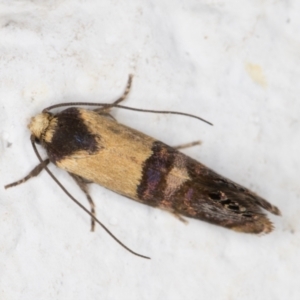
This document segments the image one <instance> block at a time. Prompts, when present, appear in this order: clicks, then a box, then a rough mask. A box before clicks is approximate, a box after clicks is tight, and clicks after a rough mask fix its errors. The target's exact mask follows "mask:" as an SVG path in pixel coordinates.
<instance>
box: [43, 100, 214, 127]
mask: <svg viewBox="0 0 300 300" xmlns="http://www.w3.org/2000/svg"><path fill="white" fill-rule="evenodd" d="M117 101H118V100H117ZM117 101H116V102H117ZM64 106H102V108H103V110H105V109H108V108H113V107H117V108H121V109H127V110H132V111H139V112H146V113H155V114H172V115H180V116H186V117H191V118H194V119H197V120H200V121H202V122H204V123H206V124H208V125H211V126H213V124H212V123H211V122H209V121H206V120H205V119H202V118H200V117H198V116H195V115H192V114H188V113H183V112H179V111H171V110H152V109H142V108H135V107H129V106H124V105H119V104H114V103H92V102H69V103H67V102H65V103H59V104H55V105H51V106H49V107H47V108H45V109H43V112H48V111H49V110H51V109H54V108H58V107H64Z"/></svg>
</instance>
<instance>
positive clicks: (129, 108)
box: [114, 104, 213, 126]
mask: <svg viewBox="0 0 300 300" xmlns="http://www.w3.org/2000/svg"><path fill="white" fill-rule="evenodd" d="M114 107H118V108H122V109H128V110H133V111H139V112H147V113H155V114H170V115H180V116H186V117H191V118H194V119H198V120H200V121H202V122H204V123H206V124H208V125H211V126H213V124H212V123H211V122H209V121H207V120H205V119H202V118H200V117H198V116H195V115H192V114H188V113H183V112H180V111H172V110H152V109H142V108H135V107H128V106H124V105H119V104H117V105H114Z"/></svg>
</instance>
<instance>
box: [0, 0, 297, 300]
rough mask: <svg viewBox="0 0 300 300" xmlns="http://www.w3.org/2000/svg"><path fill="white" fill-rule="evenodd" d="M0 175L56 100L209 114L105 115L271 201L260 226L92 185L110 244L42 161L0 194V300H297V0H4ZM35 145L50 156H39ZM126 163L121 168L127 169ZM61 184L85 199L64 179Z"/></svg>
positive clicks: (14, 174) (21, 166)
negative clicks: (201, 217)
mask: <svg viewBox="0 0 300 300" xmlns="http://www.w3.org/2000/svg"><path fill="white" fill-rule="evenodd" d="M0 43H1V45H0V101H1V102H0V104H1V105H0V122H1V123H0V125H1V126H0V175H1V177H0V185H1V186H4V185H5V184H7V183H10V182H12V181H14V180H17V179H19V178H21V177H23V176H24V175H26V174H27V173H28V172H29V171H30V170H31V169H32V168H33V167H34V166H35V165H36V164H37V163H38V161H37V158H36V157H35V155H34V153H33V151H32V149H31V145H30V142H29V135H30V133H29V131H28V129H27V127H26V126H27V124H28V122H29V120H30V118H31V116H34V115H35V114H37V113H39V112H40V111H41V110H42V109H43V108H45V107H47V106H49V105H52V104H56V103H59V102H63V101H98V102H112V101H113V100H114V99H116V98H117V97H118V96H120V95H121V94H122V92H123V90H124V87H125V85H126V81H127V76H128V74H129V73H132V74H134V81H133V86H132V91H131V93H130V96H129V99H128V100H127V102H126V104H127V105H129V106H134V107H140V108H150V109H162V110H177V111H183V112H190V113H194V114H197V115H200V116H202V117H203V118H206V119H208V120H210V121H211V122H213V123H214V127H210V126H208V125H206V124H204V123H201V122H199V121H196V120H193V119H190V118H185V117H180V116H168V115H152V114H142V113H134V112H128V111H121V110H114V111H113V114H114V116H115V117H116V118H117V119H118V120H119V121H120V122H122V123H124V124H126V125H129V126H132V127H134V128H136V129H139V130H141V131H143V132H145V133H147V134H149V135H151V136H154V137H156V138H157V139H160V140H162V141H164V142H166V143H168V144H170V145H178V144H181V143H186V142H190V141H194V140H198V139H200V140H201V141H202V142H203V144H202V145H201V146H200V147H193V148H190V149H187V150H185V151H184V152H185V153H187V154H189V155H190V156H192V157H193V158H196V159H197V160H199V161H201V162H202V163H204V164H206V165H207V166H209V167H211V168H212V169H214V170H215V171H217V172H219V173H221V174H222V175H224V176H226V177H228V178H230V179H232V180H234V181H237V182H238V183H240V184H242V185H244V186H246V187H248V188H251V189H252V190H253V191H255V192H257V193H258V194H260V195H261V196H263V197H265V198H266V199H268V200H269V201H270V202H272V203H273V204H275V205H277V206H278V207H279V208H280V209H281V211H282V217H281V218H280V217H276V216H270V218H271V219H272V221H273V222H274V224H275V227H276V229H275V231H274V232H272V233H271V234H269V235H266V236H262V237H258V236H254V235H253V236H252V235H246V234H239V233H235V232H233V231H230V230H226V229H223V228H221V227H217V226H213V225H210V224H207V223H204V222H201V221H197V220H189V223H188V224H187V225H184V224H183V223H182V222H179V221H178V220H177V219H176V218H174V217H173V216H172V215H171V214H169V213H167V212H164V211H160V210H158V209H154V208H150V207H147V206H144V205H141V204H138V203H136V202H134V201H131V200H129V199H126V198H124V197H121V196H119V195H116V194H115V193H113V192H110V191H107V190H105V189H104V188H102V187H100V186H96V185H92V186H91V194H92V196H93V198H94V200H95V202H96V205H97V214H98V217H99V218H100V219H101V220H102V221H103V222H104V223H105V224H107V226H108V227H109V228H110V229H111V230H112V231H113V232H114V233H115V234H116V235H117V237H118V238H120V239H121V240H122V241H123V242H124V243H125V244H126V245H128V246H129V247H131V248H132V249H134V250H135V251H137V252H140V253H142V254H145V255H149V256H150V257H151V258H152V259H151V260H150V261H148V260H143V259H140V258H137V257H135V256H133V255H131V254H130V253H128V252H126V251H125V250H124V249H122V248H121V247H120V246H119V245H118V244H116V243H115V242H114V241H113V240H112V239H111V238H110V237H109V236H108V235H107V234H106V233H105V232H104V231H103V230H102V229H100V227H99V226H98V227H97V230H96V233H91V232H90V231H89V229H90V219H89V217H88V216H86V215H85V213H84V212H83V211H81V210H80V209H79V208H77V207H76V206H75V204H73V203H72V202H71V200H70V199H69V198H68V197H67V196H66V195H65V194H63V192H62V191H61V190H59V188H58V187H57V186H56V184H55V183H54V182H53V181H52V180H51V179H50V177H49V176H48V175H47V174H46V173H45V172H43V173H42V174H41V175H40V176H39V177H38V178H35V179H31V180H30V181H29V182H27V183H26V184H24V185H21V186H18V187H16V188H14V189H10V190H4V188H1V189H0V299H5V300H12V299H72V300H77V299H78V300H79V299H151V300H152V299H175V300H176V299H189V300H193V299H195V300H196V299H197V300H199V299H264V300H265V299H299V297H300V286H299V285H300V275H299V274H300V231H299V230H300V217H299V215H300V208H299V200H300V185H299V168H300V159H299V153H300V122H299V115H300V102H299V94H300V85H299V75H300V69H299V65H300V2H299V1H297V0H290V1H284V0H281V1H273V0H272V1H271V0H265V1H262V0H251V1H250V0H247V1H241V0H226V1H222V0H220V1H208V0H207V1H204V0H202V1H201V0H198V1H196V0H172V1H170V0H169V1H168V0H159V1H158V0H153V1H145V0H144V1H139V0H128V1H115V0H111V1H108V0H102V1H92V0H87V1H71V0H65V1H62V0H61V1H59V0H56V1H55V0H53V1H50V0H49V1H41V0H40V1H37V0H36V1H25V0H23V1H21V0H19V1H4V0H2V1H0ZM43 155H45V154H44V152H43ZM124 167H126V166H124ZM52 170H53V171H54V172H55V174H56V175H57V176H58V178H59V179H60V180H61V181H62V182H63V184H64V185H65V186H66V187H67V188H68V189H69V191H71V192H72V193H73V195H75V196H76V197H77V198H78V199H80V200H81V201H82V203H84V204H87V203H86V200H85V197H84V195H82V193H81V192H80V191H79V189H78V188H77V187H76V185H75V184H74V182H73V181H72V179H71V178H69V177H68V175H67V174H65V173H64V172H62V171H60V170H58V169H57V168H55V167H53V166H52Z"/></svg>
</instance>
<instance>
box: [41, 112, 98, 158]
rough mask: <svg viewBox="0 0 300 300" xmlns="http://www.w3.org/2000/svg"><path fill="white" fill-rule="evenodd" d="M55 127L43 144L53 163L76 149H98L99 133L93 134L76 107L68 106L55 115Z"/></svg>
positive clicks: (90, 150)
mask: <svg viewBox="0 0 300 300" xmlns="http://www.w3.org/2000/svg"><path fill="white" fill-rule="evenodd" d="M55 118H56V128H55V130H54V133H53V137H52V139H51V142H50V143H47V144H46V145H45V147H46V149H47V152H48V155H49V158H50V160H51V161H52V162H53V163H56V162H57V161H59V160H62V159H64V158H65V157H70V156H71V155H72V154H74V153H75V152H76V151H79V150H85V151H87V152H88V153H89V154H93V153H96V152H97V151H98V150H99V142H98V141H99V139H100V136H99V135H94V134H92V133H91V132H90V131H89V128H88V127H87V126H86V125H85V123H84V122H83V119H82V118H81V116H80V112H79V110H78V109H77V108H75V107H71V108H68V109H66V110H64V111H62V112H60V113H59V114H57V115H56V116H55Z"/></svg>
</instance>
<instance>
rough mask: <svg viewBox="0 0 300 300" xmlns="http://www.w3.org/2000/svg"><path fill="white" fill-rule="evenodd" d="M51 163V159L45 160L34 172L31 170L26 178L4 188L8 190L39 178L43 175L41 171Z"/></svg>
mask: <svg viewBox="0 0 300 300" xmlns="http://www.w3.org/2000/svg"><path fill="white" fill-rule="evenodd" d="M49 162H50V160H49V158H47V159H45V160H44V161H43V162H41V163H39V164H38V165H37V166H36V167H35V168H34V169H33V170H31V171H30V172H29V174H28V175H27V176H25V177H24V178H22V179H20V180H18V181H15V182H12V183H10V184H7V185H6V186H4V188H5V189H8V188H11V187H13V186H17V185H19V184H21V183H24V182H26V181H27V180H29V179H30V178H32V177H35V176H38V175H39V174H40V173H41V171H42V170H43V169H44V168H45V167H46V166H47V165H48V164H49Z"/></svg>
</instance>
